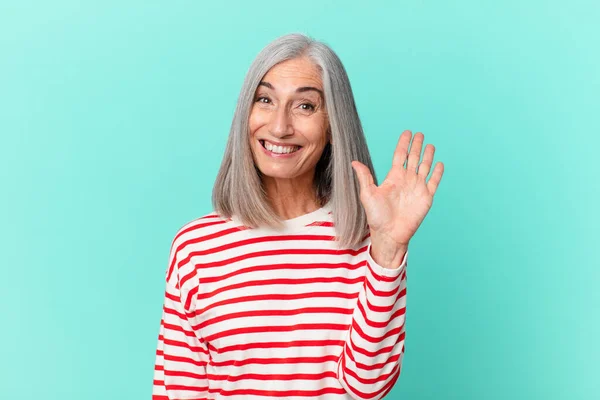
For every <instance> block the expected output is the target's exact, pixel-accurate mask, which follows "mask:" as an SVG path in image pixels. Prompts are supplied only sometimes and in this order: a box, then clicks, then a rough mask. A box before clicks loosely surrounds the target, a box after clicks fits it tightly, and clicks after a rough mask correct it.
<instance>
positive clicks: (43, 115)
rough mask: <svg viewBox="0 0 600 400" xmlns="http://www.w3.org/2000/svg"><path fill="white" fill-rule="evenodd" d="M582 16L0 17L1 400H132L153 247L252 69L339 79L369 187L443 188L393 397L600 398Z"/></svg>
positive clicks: (589, 55)
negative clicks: (307, 70) (328, 52)
mask: <svg viewBox="0 0 600 400" xmlns="http://www.w3.org/2000/svg"><path fill="white" fill-rule="evenodd" d="M598 21H600V5H599V3H598V2H596V1H571V2H568V4H567V3H566V2H562V1H560V2H559V1H529V2H520V1H502V2H492V1H475V0H472V1H458V2H433V1H420V2H398V1H394V2H392V1H390V2H376V1H374V2H372V3H370V4H369V5H366V2H360V3H359V2H354V3H352V2H348V1H338V2H331V1H330V2H327V1H323V2H285V4H280V3H274V2H262V3H257V2H241V1H240V2H231V1H221V2H210V3H205V2H198V1H195V2H192V1H175V2H167V1H152V2H148V1H128V2H115V1H102V2H100V1H97V2H80V1H54V2H41V1H39V2H32V1H14V2H5V1H2V2H0V134H1V141H0V177H1V186H0V187H1V188H2V196H0V198H1V200H0V201H1V205H0V218H1V219H0V220H1V224H0V235H1V236H0V251H1V254H2V262H1V268H2V269H1V279H0V293H1V294H2V301H1V302H0V304H1V305H0V307H1V312H2V314H1V328H0V342H1V343H2V344H1V345H0V349H1V350H0V351H1V361H2V362H1V366H0V390H1V393H0V397H1V398H3V399H11V400H18V399H45V400H54V399H61V400H66V399H94V400H95V399H129V400H130V399H149V398H150V393H151V386H152V374H153V363H154V351H155V346H156V341H157V335H158V325H159V320H160V312H161V305H162V295H163V290H164V284H163V278H164V272H165V270H166V263H167V257H168V252H169V247H170V243H171V240H172V238H173V236H174V234H175V232H176V231H177V229H179V227H181V226H182V225H183V224H184V223H186V222H188V221H190V220H192V219H195V218H197V217H199V216H201V215H204V214H206V213H208V212H210V211H211V206H210V193H211V189H212V184H213V181H214V178H215V176H216V173H217V168H218V167H219V163H220V160H221V156H222V154H223V150H224V147H225V142H226V138H227V135H228V132H229V126H230V123H231V118H232V116H233V110H234V107H235V104H236V100H237V95H238V92H239V89H240V87H241V84H242V81H243V79H244V76H245V73H246V71H247V69H248V67H249V65H250V63H251V61H252V60H253V58H254V57H255V56H256V55H257V54H258V52H259V51H260V50H261V49H262V48H263V46H265V45H266V44H267V43H268V42H270V41H271V40H273V39H275V38H276V37H277V36H279V35H283V34H285V33H290V32H295V31H299V32H304V33H307V34H309V35H311V36H313V37H315V38H316V39H319V40H323V41H325V42H326V43H327V44H329V45H330V46H331V47H332V48H333V49H334V50H335V51H336V52H337V53H338V55H339V56H340V58H341V59H342V61H343V62H344V65H345V66H346V68H347V71H348V74H349V76H350V79H351V83H352V87H353V90H354V94H355V97H356V101H357V105H358V110H359V113H360V116H361V119H362V121H363V124H364V128H365V132H366V136H367V139H368V142H369V146H370V149H371V152H372V156H373V159H374V163H375V166H376V170H377V172H378V176H379V178H380V179H381V178H383V177H384V176H385V174H386V173H387V170H388V168H389V167H390V165H391V158H392V151H393V148H394V146H395V143H396V141H397V138H398V136H399V135H400V133H401V132H402V131H403V130H404V129H411V130H412V131H413V132H417V131H422V132H423V133H424V134H425V141H426V143H433V144H434V145H435V146H436V149H437V150H436V161H442V162H444V164H445V173H444V177H443V179H442V182H441V185H440V187H439V189H438V192H437V194H436V197H435V201H434V205H433V208H432V209H431V211H430V212H429V214H428V216H427V218H426V219H425V221H424V222H423V224H422V225H421V227H420V229H419V231H418V232H417V234H416V236H415V237H414V239H413V240H412V242H411V247H410V252H411V255H410V257H411V258H410V265H411V266H410V272H409V289H408V303H407V304H408V310H407V338H406V353H405V359H404V364H403V369H402V374H401V377H400V379H399V380H398V382H397V384H396V386H395V389H394V390H393V392H392V393H391V395H390V396H389V397H388V398H390V399H410V400H417V399H461V400H467V399H489V400H493V399H544V400H554V399H569V400H576V399H577V400H578V399H598V398H600V379H599V378H598V376H599V372H600V368H599V367H598V361H599V359H600V346H599V344H598V337H599V335H600V323H599V322H598V317H599V314H600V312H599V309H600V296H599V294H598V291H599V289H598V288H599V282H600V281H599V278H600V274H599V273H598V269H599V267H600V262H599V259H600V257H599V255H598V247H599V246H598V239H599V238H600V234H599V232H598V222H599V220H600V218H599V215H598V195H599V184H598V180H599V178H598V172H599V171H598V170H599V168H598V161H597V160H596V159H595V156H596V155H597V149H598V145H600V140H599V139H598V137H599V134H600V121H599V117H598V114H599V110H600V100H599V93H600V67H599V64H600V63H599V60H600V52H599V50H598V48H599V43H600V27H599V24H598Z"/></svg>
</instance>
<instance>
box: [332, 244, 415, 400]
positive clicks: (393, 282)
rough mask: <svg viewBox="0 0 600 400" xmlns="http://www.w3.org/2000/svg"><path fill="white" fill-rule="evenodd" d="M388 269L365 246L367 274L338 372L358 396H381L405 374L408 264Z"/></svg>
mask: <svg viewBox="0 0 600 400" xmlns="http://www.w3.org/2000/svg"><path fill="white" fill-rule="evenodd" d="M407 257H408V251H407V252H406V253H405V255H404V259H403V260H402V263H401V265H400V266H399V267H398V268H396V269H387V268H384V267H382V266H380V265H379V264H377V263H376V262H375V261H374V260H373V258H372V257H371V245H370V244H369V246H368V248H367V251H366V261H367V266H366V275H365V281H364V284H363V287H362V289H361V291H360V293H359V295H358V300H357V304H356V308H355V310H354V313H353V316H352V324H351V326H350V329H349V332H348V336H347V339H346V342H345V345H344V348H343V350H342V353H341V355H340V359H339V361H338V368H337V377H338V380H339V381H340V383H341V385H342V387H343V388H344V389H345V390H346V392H347V393H348V394H349V395H350V396H351V397H352V398H353V399H358V400H363V399H382V398H383V397H384V396H385V395H387V394H388V393H389V391H390V390H391V389H392V387H393V386H394V384H395V383H396V380H397V379H398V377H399V376H400V370H401V368H402V358H403V356H404V338H405V331H404V326H405V313H406V266H407Z"/></svg>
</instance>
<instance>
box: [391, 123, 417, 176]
mask: <svg viewBox="0 0 600 400" xmlns="http://www.w3.org/2000/svg"><path fill="white" fill-rule="evenodd" d="M411 137H412V132H411V131H409V130H406V131H404V132H402V134H401V135H400V138H399V139H398V144H397V145H396V150H395V151H394V158H393V159H392V166H393V167H395V168H403V167H404V163H405V162H406V159H407V157H408V145H409V144H410V138H411Z"/></svg>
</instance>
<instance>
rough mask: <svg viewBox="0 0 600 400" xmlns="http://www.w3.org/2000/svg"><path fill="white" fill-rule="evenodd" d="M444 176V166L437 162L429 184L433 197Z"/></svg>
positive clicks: (428, 187)
mask: <svg viewBox="0 0 600 400" xmlns="http://www.w3.org/2000/svg"><path fill="white" fill-rule="evenodd" d="M443 174H444V164H443V163H441V162H437V163H436V164H435V167H434V168H433V173H432V174H431V178H429V182H427V189H429V193H431V195H432V196H433V195H434V194H435V192H436V190H437V188H438V185H439V184H440V181H441V180H442V175H443Z"/></svg>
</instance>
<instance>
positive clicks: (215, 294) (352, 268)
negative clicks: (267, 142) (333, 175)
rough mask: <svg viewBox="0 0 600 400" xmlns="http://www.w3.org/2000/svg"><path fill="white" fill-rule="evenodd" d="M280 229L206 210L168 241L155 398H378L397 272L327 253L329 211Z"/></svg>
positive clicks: (394, 347)
mask: <svg viewBox="0 0 600 400" xmlns="http://www.w3.org/2000/svg"><path fill="white" fill-rule="evenodd" d="M284 224H285V226H284V227H283V229H280V230H273V229H270V228H248V227H245V226H244V225H243V224H242V223H241V222H239V221H238V220H237V219H236V218H235V217H234V218H229V219H225V218H222V217H219V216H218V215H217V214H216V213H212V214H209V215H206V216H204V217H202V218H199V219H196V220H194V221H192V222H189V223H188V224H186V225H185V226H183V227H182V228H181V229H180V230H179V231H178V232H177V234H176V236H175V238H174V240H173V243H172V246H171V252H170V257H169V262H168V269H167V273H166V291H165V297H164V307H163V313H162V319H161V324H160V333H159V338H158V348H157V351H156V364H155V371H154V386H153V396H152V398H153V400H174V399H232V400H237V399H265V398H269V397H271V398H286V399H297V400H300V399H302V400H306V399H308V398H315V399H316V398H318V399H332V400H333V399H381V398H383V397H384V396H385V395H386V394H387V393H388V392H389V391H390V390H391V389H392V387H393V385H394V384H395V382H396V380H397V379H398V376H399V375H400V370H401V367H402V358H403V355H404V340H405V330H404V326H405V312H406V265H407V261H406V260H407V257H408V253H406V254H405V256H404V259H403V261H402V263H401V265H400V266H399V267H398V268H396V269H386V268H383V267H382V266H380V265H378V264H377V263H376V262H375V261H374V260H373V258H372V257H371V254H370V238H369V237H368V236H367V237H366V238H365V239H364V241H363V242H362V243H361V244H360V245H359V246H357V247H356V248H345V249H340V248H338V247H337V246H336V243H337V242H335V241H333V238H334V236H335V231H334V226H333V219H332V213H331V209H330V208H329V207H328V206H325V207H323V208H320V209H318V210H316V211H314V212H311V213H308V214H305V215H302V216H300V217H297V218H293V219H289V220H286V221H285V222H284Z"/></svg>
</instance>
